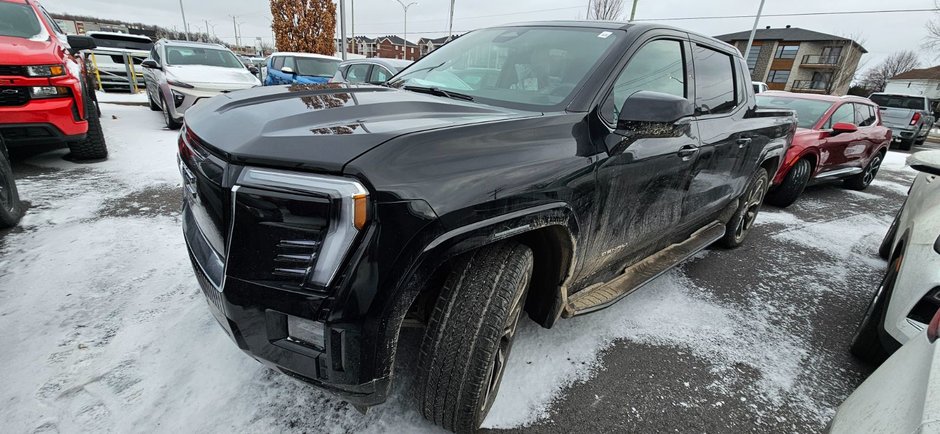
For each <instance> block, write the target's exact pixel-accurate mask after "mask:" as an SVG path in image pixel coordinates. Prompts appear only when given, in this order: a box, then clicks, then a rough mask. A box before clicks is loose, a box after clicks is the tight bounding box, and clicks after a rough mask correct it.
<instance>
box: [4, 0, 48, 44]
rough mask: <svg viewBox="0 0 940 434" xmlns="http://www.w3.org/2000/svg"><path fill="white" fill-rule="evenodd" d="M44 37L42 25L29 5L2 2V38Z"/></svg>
mask: <svg viewBox="0 0 940 434" xmlns="http://www.w3.org/2000/svg"><path fill="white" fill-rule="evenodd" d="M41 35H43V31H42V25H40V24H39V19H38V18H37V17H36V14H35V13H34V12H33V8H31V7H30V6H29V5H27V4H22V3H9V2H0V36H12V37H14V38H35V37H37V36H41Z"/></svg>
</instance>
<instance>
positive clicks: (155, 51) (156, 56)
mask: <svg viewBox="0 0 940 434" xmlns="http://www.w3.org/2000/svg"><path fill="white" fill-rule="evenodd" d="M150 58H151V59H153V60H154V61H155V62H157V64H158V65H159V64H160V50H158V49H157V47H153V48H152V49H151V50H150Z"/></svg>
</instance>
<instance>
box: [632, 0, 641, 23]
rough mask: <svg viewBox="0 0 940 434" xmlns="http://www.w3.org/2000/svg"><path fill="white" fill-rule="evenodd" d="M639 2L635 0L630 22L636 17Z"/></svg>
mask: <svg viewBox="0 0 940 434" xmlns="http://www.w3.org/2000/svg"><path fill="white" fill-rule="evenodd" d="M639 2H640V0H633V9H631V10H630V21H633V17H635V16H636V4H637V3H639Z"/></svg>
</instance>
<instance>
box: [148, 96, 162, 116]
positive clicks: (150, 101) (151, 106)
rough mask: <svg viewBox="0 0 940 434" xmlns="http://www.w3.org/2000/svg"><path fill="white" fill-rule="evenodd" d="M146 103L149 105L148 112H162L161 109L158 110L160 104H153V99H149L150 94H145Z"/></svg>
mask: <svg viewBox="0 0 940 434" xmlns="http://www.w3.org/2000/svg"><path fill="white" fill-rule="evenodd" d="M147 102H148V103H149V104H150V110H153V111H155V112H158V111H161V110H163V109H162V108H160V104H157V103H155V102H153V98H151V97H150V93H147Z"/></svg>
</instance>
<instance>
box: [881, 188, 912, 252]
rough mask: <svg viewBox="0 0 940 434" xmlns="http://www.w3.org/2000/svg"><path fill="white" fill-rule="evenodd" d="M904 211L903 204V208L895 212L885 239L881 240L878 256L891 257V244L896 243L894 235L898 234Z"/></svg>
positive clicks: (902, 206)
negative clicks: (899, 222)
mask: <svg viewBox="0 0 940 434" xmlns="http://www.w3.org/2000/svg"><path fill="white" fill-rule="evenodd" d="M905 203H906V202H905ZM902 211H904V205H901V209H899V210H898V213H897V214H895V216H894V220H892V221H891V226H888V233H886V234H885V237H884V239H883V240H881V245H880V246H878V256H880V257H881V259H884V260H888V258H890V257H891V246H892V245H894V237H896V236H897V235H898V221H899V220H901V212H902Z"/></svg>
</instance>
